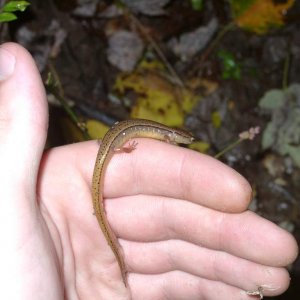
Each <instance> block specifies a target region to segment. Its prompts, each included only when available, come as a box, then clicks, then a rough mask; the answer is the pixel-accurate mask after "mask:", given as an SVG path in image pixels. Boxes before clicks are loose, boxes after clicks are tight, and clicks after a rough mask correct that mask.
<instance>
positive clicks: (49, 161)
mask: <svg viewBox="0 0 300 300" xmlns="http://www.w3.org/2000/svg"><path fill="white" fill-rule="evenodd" d="M1 48H2V49H6V50H7V51H9V52H10V53H11V54H13V55H14V56H15V59H16V63H15V67H14V70H13V72H12V74H11V75H10V76H9V77H8V78H6V79H3V80H2V81H0V131H1V134H0V166H1V168H0V187H1V188H0V220H1V226H0V236H1V247H0V266H1V268H0V282H1V290H0V293H1V298H2V297H3V296H4V295H6V296H7V295H9V299H49V300H52V299H53V300H54V299H55V300H59V299H72V300H73V299H83V300H85V299H89V300H90V299H92V300H93V299H112V300H114V299H118V300H119V299H122V300H127V299H133V300H140V299H143V300H148V299H149V300H150V299H157V300H164V299H173V300H181V299H182V300H185V299H189V300H194V299H220V298H222V299H225V300H226V299H230V300H232V299H253V297H254V296H250V295H247V293H246V292H245V291H251V292H253V291H254V292H255V291H256V290H261V289H262V290H263V294H264V295H265V296H274V295H278V294H281V293H282V292H284V291H285V290H286V289H287V288H288V285H289V280H290V279H289V274H288V272H287V271H286V269H285V266H287V265H288V264H289V263H291V262H292V261H293V260H294V259H295V258H296V256H297V251H298V249H297V245H296V242H295V240H294V238H293V237H292V236H291V235H290V234H289V233H287V232H285V231H284V230H282V229H280V228H279V227H277V226H276V225H274V224H273V223H271V222H269V221H267V220H265V219H263V218H261V217H259V216H257V215H256V214H254V213H253V212H250V211H247V207H248V205H249V202H250V199H251V188H250V186H249V184H248V182H247V181H246V180H245V179H244V178H243V177H242V176H241V175H239V174H238V173H236V172H235V171H233V170H232V169H230V168H229V167H227V166H225V165H224V164H222V163H220V162H219V161H217V160H214V159H212V158H211V157H209V156H205V155H201V154H198V153H196V152H193V151H191V150H187V149H183V148H180V147H176V146H173V145H170V144H167V143H163V142H159V141H155V140H150V139H137V140H136V142H137V145H136V149H135V150H134V151H132V152H131V153H119V154H115V155H114V156H113V158H112V160H111V162H110V164H109V166H108V168H107V172H106V177H105V181H104V197H105V208H106V212H107V217H108V221H109V223H110V224H111V227H112V230H113V231H114V232H115V234H116V236H117V237H118V238H119V243H120V245H121V246H122V249H123V250H122V251H123V255H124V259H125V263H126V269H127V270H128V275H127V278H128V288H126V287H125V286H124V283H123V281H122V276H121V272H120V269H119V266H118V264H117V262H116V260H115V257H114V255H113V253H112V251H111V249H110V247H109V246H108V244H107V242H106V240H105V238H104V236H103V234H102V232H101V230H100V228H99V226H98V224H97V220H96V218H95V216H94V215H93V208H92V201H91V179H92V172H93V167H94V163H95V158H96V154H97V151H98V147H99V144H98V143H97V142H96V141H91V142H86V143H79V144H73V145H68V146H64V147H59V148H54V149H51V150H49V151H48V152H46V153H45V154H43V149H44V143H45V138H46V134H47V122H48V120H47V118H48V116H47V104H46V101H45V93H44V90H43V85H42V82H41V79H40V76H39V74H38V71H37V70H36V67H35V65H34V63H33V61H32V59H31V57H30V55H29V54H28V53H27V52H26V51H25V50H24V49H23V48H21V47H20V46H18V45H15V44H5V45H3V46H2V47H1ZM1 68H2V62H1V59H0V71H1ZM0 73H1V72H0ZM261 287H263V288H261ZM220 295H221V296H222V297H220ZM6 298H7V297H6ZM7 299H8V298H7Z"/></svg>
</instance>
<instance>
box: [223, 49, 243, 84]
mask: <svg viewBox="0 0 300 300" xmlns="http://www.w3.org/2000/svg"><path fill="white" fill-rule="evenodd" d="M218 57H219V58H220V59H221V61H222V65H223V73H222V78H223V79H229V78H233V79H237V80H238V79H241V67H240V64H239V63H238V62H237V61H236V59H235V57H234V55H233V54H232V53H231V52H229V51H226V50H220V51H219V52H218Z"/></svg>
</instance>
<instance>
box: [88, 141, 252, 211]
mask: <svg viewBox="0 0 300 300" xmlns="http://www.w3.org/2000/svg"><path fill="white" fill-rule="evenodd" d="M136 141H137V143H138V145H137V147H136V149H135V150H134V151H132V152H131V153H118V154H115V155H113V157H112V159H111V161H110V163H109V164H108V167H107V171H106V173H105V179H104V196H105V197H106V198H114V197H120V196H125V195H127V196H130V195H137V194H147V195H160V196H166V197H172V198H178V199H184V200H188V201H191V202H194V203H197V204H201V205H203V206H206V207H210V208H213V209H217V210H220V211H224V212H241V211H244V210H245V209H246V208H247V206H248V205H249V202H250V199H251V187H250V185H249V183H248V182H247V181H246V179H245V178H244V177H242V176H241V175H240V174H239V173H238V172H236V171H235V170H233V169H231V168H229V167H228V166H226V165H225V164H223V163H221V162H220V161H218V160H216V159H214V158H212V157H210V156H208V155H204V154H200V153H197V152H195V151H192V150H189V149H186V148H182V147H177V146H174V145H170V144H167V143H164V142H159V141H156V140H152V139H144V138H139V139H136ZM98 148H99V145H97V143H95V142H94V145H93V146H92V147H91V151H92V152H93V154H91V155H90V156H89V157H90V158H91V157H95V158H96V152H97V150H98ZM93 165H94V161H93V160H92V162H91V164H89V170H86V171H88V172H89V174H92V169H91V167H93Z"/></svg>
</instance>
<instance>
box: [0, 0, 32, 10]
mask: <svg viewBox="0 0 300 300" xmlns="http://www.w3.org/2000/svg"><path fill="white" fill-rule="evenodd" d="M29 5H30V3H29V2H27V1H10V2H7V3H6V4H5V5H4V6H3V8H2V11H3V12H15V11H24V10H25V9H26V8H27V6H29Z"/></svg>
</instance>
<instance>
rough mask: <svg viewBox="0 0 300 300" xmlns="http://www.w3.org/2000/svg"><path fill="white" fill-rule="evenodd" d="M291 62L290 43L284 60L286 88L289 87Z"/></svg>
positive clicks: (283, 84) (283, 78) (283, 85)
mask: <svg viewBox="0 0 300 300" xmlns="http://www.w3.org/2000/svg"><path fill="white" fill-rule="evenodd" d="M290 62H291V49H290V44H289V45H288V53H287V56H286V58H285V60H284V66H283V75H282V88H283V89H284V90H285V89H286V88H287V87H288V81H289V78H288V77H289V69H290Z"/></svg>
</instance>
